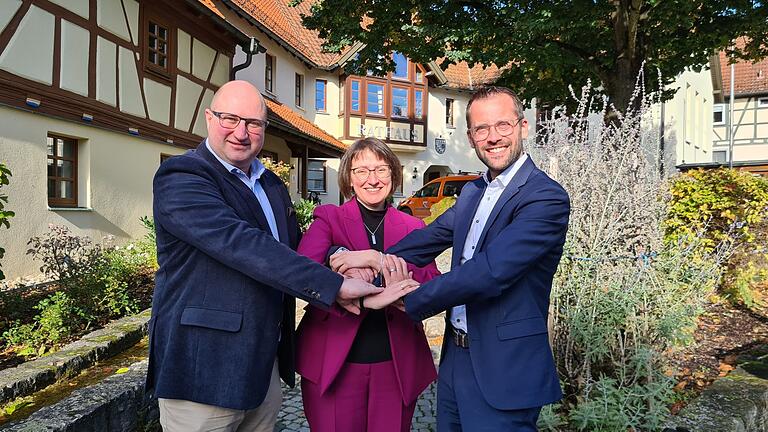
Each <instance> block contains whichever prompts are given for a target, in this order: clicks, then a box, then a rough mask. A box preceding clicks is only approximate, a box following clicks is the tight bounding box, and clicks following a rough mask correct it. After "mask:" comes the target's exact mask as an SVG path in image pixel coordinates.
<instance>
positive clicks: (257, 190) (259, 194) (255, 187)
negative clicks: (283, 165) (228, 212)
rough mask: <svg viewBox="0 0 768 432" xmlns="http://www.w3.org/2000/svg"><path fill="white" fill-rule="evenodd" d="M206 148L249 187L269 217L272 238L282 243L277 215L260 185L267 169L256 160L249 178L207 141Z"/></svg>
mask: <svg viewBox="0 0 768 432" xmlns="http://www.w3.org/2000/svg"><path fill="white" fill-rule="evenodd" d="M205 146H206V147H207V148H208V151H209V152H211V154H212V155H213V156H214V157H215V158H216V159H218V160H219V162H221V164H222V165H224V168H226V169H227V171H229V172H231V173H232V174H234V175H236V176H237V178H239V179H240V181H242V182H243V183H245V185H246V186H248V189H250V190H251V192H253V195H254V196H255V197H256V199H257V200H258V201H259V204H260V205H261V209H262V211H264V216H266V217H267V223H268V224H269V230H270V231H272V237H274V238H275V240H277V241H280V236H279V235H278V233H277V221H276V220H275V213H274V212H273V211H272V206H271V205H270V204H269V198H267V193H266V192H264V188H263V187H261V183H259V179H260V178H261V175H262V174H264V171H266V170H267V168H266V167H265V166H264V165H263V164H262V163H261V161H260V160H258V159H255V160H254V161H253V162H251V175H250V176H248V174H246V173H244V172H243V170H241V169H240V168H238V167H236V166H234V165H232V164H230V163H228V162H226V161H224V160H223V159H222V158H220V157H219V155H217V154H216V152H215V151H213V149H212V148H211V146H210V145H209V144H208V140H207V139H206V140H205Z"/></svg>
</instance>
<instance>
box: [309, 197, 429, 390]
mask: <svg viewBox="0 0 768 432" xmlns="http://www.w3.org/2000/svg"><path fill="white" fill-rule="evenodd" d="M314 217H315V220H314V222H312V225H311V226H310V227H309V230H307V232H306V233H305V234H304V237H303V238H302V239H301V243H299V248H298V252H299V253H300V254H302V255H304V256H307V257H309V258H311V259H313V260H315V261H317V262H319V263H324V262H325V261H326V257H327V255H328V249H329V248H330V247H331V246H334V245H335V246H344V247H346V248H347V249H349V250H366V249H370V248H371V246H370V244H369V243H368V233H367V232H366V230H365V227H364V225H363V217H362V215H361V214H360V208H358V206H357V203H356V202H355V200H354V199H351V200H349V201H347V202H346V203H344V204H342V205H341V206H334V205H322V206H319V207H317V208H316V209H315V212H314ZM422 227H424V222H422V221H421V220H420V219H417V218H415V217H413V216H409V215H407V214H405V213H403V212H401V211H398V210H397V209H395V208H394V207H391V206H390V207H389V209H388V210H387V213H386V214H385V215H384V249H385V250H386V249H388V248H390V247H391V246H393V245H394V244H395V243H397V242H398V241H400V239H402V238H403V237H405V235H406V234H408V233H409V232H411V231H413V230H415V229H419V228H422ZM408 269H409V270H410V271H413V278H414V279H415V280H417V281H419V282H426V281H428V280H430V279H432V278H433V277H435V276H437V275H439V274H440V272H439V271H438V270H437V266H436V265H435V263H434V262H432V263H430V264H429V265H427V266H425V267H416V266H413V265H411V264H408ZM337 309H338V310H340V311H341V312H338V311H337V310H336V309H335V310H332V311H330V312H329V311H326V310H323V309H320V308H317V307H314V306H307V308H306V311H307V313H306V314H305V315H304V318H302V320H301V323H300V324H299V328H298V330H297V335H296V339H297V340H296V345H297V348H296V371H297V372H298V373H299V374H300V375H301V376H302V377H304V378H305V379H308V380H310V381H311V382H313V383H315V384H318V385H319V386H320V391H321V392H323V393H325V392H326V391H327V390H328V388H329V387H330V386H331V384H332V383H333V380H334V379H335V378H336V375H338V373H339V371H340V370H341V367H342V365H343V364H344V361H345V360H346V358H347V354H348V353H349V350H350V348H351V347H352V342H353V341H354V339H355V335H357V329H358V328H359V327H360V323H361V322H362V320H363V317H365V314H366V311H363V313H362V314H360V315H354V314H351V313H347V312H346V311H343V310H342V309H340V308H337ZM385 310H386V315H387V329H388V330H389V343H390V346H391V348H392V360H393V362H394V366H395V373H396V374H397V379H398V383H399V385H400V391H401V393H402V396H403V402H404V403H405V404H406V405H409V404H411V403H413V402H415V401H416V399H417V398H418V397H419V394H421V392H422V391H424V389H425V388H427V386H428V385H429V384H430V383H431V382H432V381H434V380H435V378H436V377H437V372H436V371H435V365H434V363H433V360H432V353H431V352H430V350H429V344H428V343H427V338H426V336H425V335H424V328H423V326H422V324H421V322H414V321H413V320H411V319H410V318H409V317H408V315H406V314H405V313H403V312H401V311H400V310H398V309H397V308H394V307H387V308H386V309H385Z"/></svg>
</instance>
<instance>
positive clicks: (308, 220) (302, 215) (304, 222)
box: [294, 199, 317, 232]
mask: <svg viewBox="0 0 768 432" xmlns="http://www.w3.org/2000/svg"><path fill="white" fill-rule="evenodd" d="M294 207H295V208H296V218H297V219H298V221H299V228H300V229H301V232H306V231H307V229H309V226H310V225H311V224H312V212H314V211H315V207H317V204H315V203H314V202H312V201H310V200H306V199H302V200H300V201H299V202H298V203H296V204H294Z"/></svg>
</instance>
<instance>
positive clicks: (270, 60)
mask: <svg viewBox="0 0 768 432" xmlns="http://www.w3.org/2000/svg"><path fill="white" fill-rule="evenodd" d="M274 89H275V56H273V55H272V54H267V53H265V54H264V91H266V92H268V93H273V92H274Z"/></svg>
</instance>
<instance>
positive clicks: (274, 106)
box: [265, 98, 347, 153]
mask: <svg viewBox="0 0 768 432" xmlns="http://www.w3.org/2000/svg"><path fill="white" fill-rule="evenodd" d="M265 101H266V102H267V109H268V111H269V113H268V115H267V119H268V120H269V124H270V125H271V126H275V127H277V128H279V129H284V130H286V131H288V132H290V133H294V134H296V133H298V134H299V135H303V136H304V137H305V138H307V139H309V140H311V141H314V142H318V143H320V144H323V145H325V146H327V147H330V148H331V149H332V150H335V151H338V152H340V153H343V152H344V151H345V150H346V149H347V145H346V144H344V143H342V142H341V141H339V140H337V139H336V138H334V137H333V136H331V135H329V134H328V133H327V132H326V131H324V130H322V129H321V128H320V127H318V126H317V125H315V124H314V123H312V122H310V121H309V120H307V119H305V118H304V117H302V116H300V115H299V114H297V113H296V112H294V111H293V110H292V109H290V108H288V107H287V106H285V105H283V104H281V103H279V102H275V101H273V100H271V99H268V98H265Z"/></svg>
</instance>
